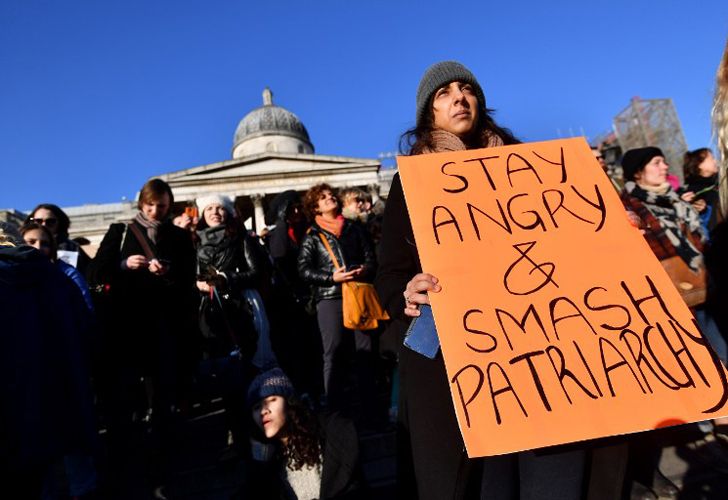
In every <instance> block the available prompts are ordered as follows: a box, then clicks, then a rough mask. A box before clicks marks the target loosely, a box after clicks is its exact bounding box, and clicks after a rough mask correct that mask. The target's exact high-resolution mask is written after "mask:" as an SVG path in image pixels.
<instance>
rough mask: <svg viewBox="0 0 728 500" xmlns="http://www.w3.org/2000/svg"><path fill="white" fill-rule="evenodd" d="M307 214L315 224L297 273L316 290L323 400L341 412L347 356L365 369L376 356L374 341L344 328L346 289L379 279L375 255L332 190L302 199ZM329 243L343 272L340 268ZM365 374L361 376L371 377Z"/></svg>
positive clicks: (316, 189) (316, 190)
mask: <svg viewBox="0 0 728 500" xmlns="http://www.w3.org/2000/svg"><path fill="white" fill-rule="evenodd" d="M303 209H304V212H305V213H306V215H307V216H308V217H309V220H311V221H313V222H312V224H311V228H310V229H309V231H308V233H307V234H306V237H305V238H304V239H303V242H302V243H301V251H300V253H299V255H298V272H299V275H300V276H301V279H303V281H305V282H306V283H308V284H309V285H312V286H313V294H314V298H315V300H316V316H317V319H318V324H319V330H320V331H321V342H322V344H323V382H324V394H325V396H326V400H327V403H328V404H329V405H331V406H332V407H341V406H342V405H344V401H343V389H344V386H345V383H346V379H347V374H346V366H347V362H346V361H347V357H348V356H347V355H348V353H350V352H351V351H352V350H354V351H356V352H357V353H359V355H358V356H357V358H356V359H357V364H358V365H360V366H361V365H365V364H367V363H368V361H369V360H368V359H367V358H368V356H367V354H365V353H369V354H371V351H372V344H371V337H370V336H369V335H367V334H366V333H363V332H359V331H357V332H353V334H352V332H350V331H347V330H346V329H345V328H344V319H343V318H344V314H343V309H342V295H341V283H344V282H346V281H352V280H356V281H368V280H371V279H372V278H373V277H374V272H375V270H376V261H375V257H374V249H373V248H372V246H371V243H370V240H369V238H368V235H367V234H366V231H365V230H364V229H363V228H361V227H360V226H359V225H357V224H354V223H352V222H351V221H349V220H347V219H345V218H344V217H343V216H342V215H341V205H340V204H339V200H338V199H337V197H336V195H335V193H334V189H333V188H332V187H331V186H329V185H328V184H317V185H315V186H313V187H312V188H311V189H309V190H308V191H307V192H306V194H305V196H304V198H303ZM324 239H325V240H326V242H327V243H328V246H329V247H330V248H331V251H333V252H334V253H335V255H336V260H337V261H338V262H339V264H340V266H341V267H339V268H337V267H336V266H335V264H334V262H333V260H332V258H331V255H330V254H329V250H328V249H327V247H326V245H325V244H324ZM352 344H353V345H352ZM352 348H353V349H352ZM363 368H364V367H363V366H362V370H361V371H360V373H363V372H365V371H366V370H364V369H363ZM364 376H365V375H361V376H360V379H361V378H362V377H364Z"/></svg>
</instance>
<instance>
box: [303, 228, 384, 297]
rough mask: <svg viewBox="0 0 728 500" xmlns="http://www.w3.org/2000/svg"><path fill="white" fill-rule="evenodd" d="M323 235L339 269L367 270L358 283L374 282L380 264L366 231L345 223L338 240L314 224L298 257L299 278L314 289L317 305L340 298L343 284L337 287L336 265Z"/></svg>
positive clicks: (304, 240)
mask: <svg viewBox="0 0 728 500" xmlns="http://www.w3.org/2000/svg"><path fill="white" fill-rule="evenodd" d="M320 234H323V235H324V236H325V237H326V239H327V241H328V242H329V245H330V246H331V250H333V252H334V254H335V255H336V258H337V259H338V261H339V265H341V266H345V267H347V268H352V267H354V266H363V267H364V271H363V273H362V274H361V275H359V277H358V278H357V281H371V280H372V279H373V278H374V274H375V273H376V267H377V262H376V258H375V256H374V248H373V246H372V243H371V240H370V238H369V235H368V234H367V232H366V229H364V228H363V227H362V226H361V225H359V224H357V223H353V222H350V221H348V220H347V221H346V222H344V228H343V229H342V231H341V236H340V237H339V238H336V236H334V235H333V234H331V233H329V232H328V231H325V230H323V229H321V228H320V227H319V226H318V225H317V224H316V223H314V224H313V225H312V226H311V229H309V230H308V233H307V234H306V237H305V238H304V239H303V242H302V243H301V251H300V253H299V254H298V274H299V275H300V276H301V279H302V280H303V281H305V282H306V283H308V284H310V285H313V288H314V290H313V293H314V297H315V298H316V301H319V300H322V299H335V298H339V297H341V284H339V283H334V279H333V274H334V269H335V268H334V263H333V262H332V261H331V256H330V255H329V252H328V250H326V247H325V246H324V243H323V241H321V237H320V236H319V235H320Z"/></svg>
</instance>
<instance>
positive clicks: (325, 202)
mask: <svg viewBox="0 0 728 500" xmlns="http://www.w3.org/2000/svg"><path fill="white" fill-rule="evenodd" d="M338 209H339V201H338V200H337V199H336V196H334V194H333V193H332V192H331V191H328V190H327V191H324V192H322V193H321V196H319V200H318V212H319V213H320V214H322V215H324V214H329V215H332V214H335V213H336V211H337V210H338Z"/></svg>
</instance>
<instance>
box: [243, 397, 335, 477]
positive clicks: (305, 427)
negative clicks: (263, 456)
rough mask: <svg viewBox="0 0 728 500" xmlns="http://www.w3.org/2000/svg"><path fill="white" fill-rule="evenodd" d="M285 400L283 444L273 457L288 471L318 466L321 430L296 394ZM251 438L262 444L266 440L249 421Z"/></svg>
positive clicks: (320, 463)
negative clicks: (284, 442)
mask: <svg viewBox="0 0 728 500" xmlns="http://www.w3.org/2000/svg"><path fill="white" fill-rule="evenodd" d="M285 401H286V410H285V411H286V424H285V428H284V433H285V436H286V437H287V438H288V439H287V440H286V444H285V445H282V446H281V447H280V448H279V449H278V451H277V457H278V458H279V459H281V460H283V461H284V462H285V463H286V464H287V467H288V468H289V469H290V470H301V469H302V468H303V467H304V466H307V467H316V466H319V465H322V460H323V457H322V451H323V450H322V446H321V430H320V427H319V423H318V419H317V418H316V415H315V414H314V413H313V412H312V411H311V409H310V408H309V407H308V406H307V405H306V404H305V403H304V402H302V401H300V400H299V399H298V398H296V397H288V398H285ZM251 425H252V430H251V435H252V437H253V438H254V439H255V440H257V441H260V442H262V443H266V442H267V443H270V442H271V440H270V439H268V438H266V437H265V435H264V434H263V431H262V430H261V429H260V428H259V427H258V426H257V425H255V424H253V423H252V421H251Z"/></svg>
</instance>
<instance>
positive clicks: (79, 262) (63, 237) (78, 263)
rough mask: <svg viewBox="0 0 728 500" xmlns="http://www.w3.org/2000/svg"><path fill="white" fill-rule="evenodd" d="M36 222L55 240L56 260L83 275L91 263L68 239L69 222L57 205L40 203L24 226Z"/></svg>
mask: <svg viewBox="0 0 728 500" xmlns="http://www.w3.org/2000/svg"><path fill="white" fill-rule="evenodd" d="M29 222H36V223H38V224H42V225H44V226H46V227H47V228H48V229H50V231H51V233H52V234H53V237H54V238H55V240H56V246H57V248H58V254H59V255H58V258H59V259H60V260H63V261H64V262H66V263H68V264H70V265H72V266H73V267H76V268H78V270H79V271H80V272H81V274H83V275H85V274H86V270H87V268H88V263H89V262H90V261H91V259H90V258H89V256H88V254H87V253H86V252H85V251H84V250H83V248H81V245H79V244H78V243H76V242H75V241H73V240H71V239H69V238H68V229H69V228H70V227H71V220H70V219H69V218H68V215H66V212H64V211H63V210H61V208H60V207H58V206H57V205H53V204H50V203H41V204H40V205H38V206H36V207H35V208H34V209H33V210H31V211H30V215H28V217H27V218H26V219H25V222H24V224H28V223H29Z"/></svg>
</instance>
